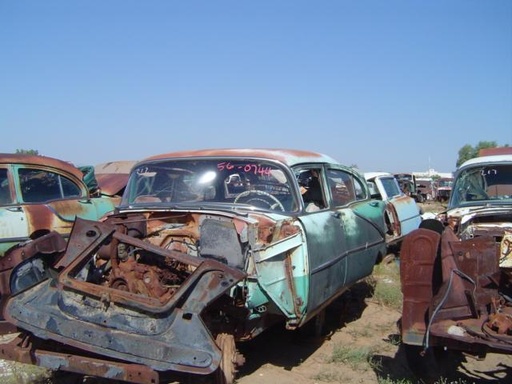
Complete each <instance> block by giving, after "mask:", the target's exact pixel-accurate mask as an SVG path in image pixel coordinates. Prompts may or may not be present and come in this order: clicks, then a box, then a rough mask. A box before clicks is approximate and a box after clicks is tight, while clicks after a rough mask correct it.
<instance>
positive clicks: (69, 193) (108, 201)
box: [0, 154, 121, 257]
mask: <svg viewBox="0 0 512 384" xmlns="http://www.w3.org/2000/svg"><path fill="white" fill-rule="evenodd" d="M83 178H84V174H83V173H82V171H80V169H78V168H76V167H74V166H73V165H71V164H70V163H67V162H65V161H61V160H58V159H54V158H51V157H46V156H35V155H25V154H0V257H1V256H4V255H5V254H6V253H8V252H9V250H11V249H13V247H16V246H17V245H18V244H19V243H24V242H26V241H30V240H32V239H35V238H37V237H39V236H42V235H44V234H46V233H48V232H50V231H52V230H54V231H57V232H59V233H61V234H62V235H64V236H68V235H69V232H70V231H71V228H72V226H73V222H74V220H75V217H81V218H84V219H89V220H98V219H100V218H102V217H103V216H105V215H106V214H108V213H110V212H112V211H113V210H114V207H115V206H116V205H117V204H118V203H119V202H120V201H121V197H120V196H109V197H107V196H102V195H101V193H96V195H95V197H93V196H92V193H91V191H90V190H89V189H88V186H87V185H86V184H85V182H84V180H83Z"/></svg>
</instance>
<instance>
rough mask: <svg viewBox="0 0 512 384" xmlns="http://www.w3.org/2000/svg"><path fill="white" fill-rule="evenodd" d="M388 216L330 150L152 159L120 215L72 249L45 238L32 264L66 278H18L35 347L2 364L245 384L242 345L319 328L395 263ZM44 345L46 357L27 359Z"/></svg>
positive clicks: (21, 308) (25, 329)
mask: <svg viewBox="0 0 512 384" xmlns="http://www.w3.org/2000/svg"><path fill="white" fill-rule="evenodd" d="M384 211H385V203H384V202H382V201H380V200H374V199H372V198H371V196H370V191H369V190H368V185H367V183H366V181H365V179H364V177H363V176H362V175H361V174H359V173H358V172H356V171H355V170H354V169H352V168H350V167H347V166H344V165H342V164H339V163H338V162H337V161H336V160H334V159H333V158H331V157H329V156H326V155H323V154H319V153H314V152H309V151H298V150H277V149H275V150H274V149H224V150H201V151H187V152H178V153H168V154H163V155H158V156H154V157H151V158H148V159H145V160H143V161H140V162H139V163H137V164H136V165H135V166H134V167H133V169H132V171H131V174H130V177H129V180H128V183H127V185H126V189H125V192H124V195H123V198H122V201H121V203H120V204H119V206H118V207H117V209H116V212H115V213H114V214H113V215H110V216H109V217H108V218H107V219H106V220H105V221H104V222H97V221H90V220H82V219H77V221H76V224H75V227H74V229H73V232H72V233H71V237H70V239H69V241H68V243H67V244H68V246H67V249H66V251H64V252H61V251H60V250H59V249H58V248H57V247H55V248H52V245H51V244H53V243H55V244H57V243H59V242H57V241H54V240H55V239H54V237H55V236H57V235H56V234H50V235H48V236H46V237H45V238H42V239H40V240H39V242H40V244H41V247H40V248H44V249H45V254H44V255H42V254H41V253H40V252H39V251H38V250H37V247H32V248H31V249H25V258H26V263H28V262H30V263H31V264H30V265H31V266H32V268H35V269H37V268H38V265H48V266H50V268H51V269H52V270H54V271H55V272H56V273H50V274H47V275H50V276H52V277H50V278H48V279H46V280H42V281H40V282H37V283H34V281H33V280H34V279H30V282H28V281H27V283H25V282H24V276H25V275H22V274H16V273H15V272H13V273H11V274H10V276H9V279H10V282H11V286H16V287H20V288H19V290H18V291H17V292H10V295H11V296H10V298H9V299H8V300H7V302H6V304H5V305H4V308H5V310H4V314H5V316H6V320H7V321H8V322H9V323H10V324H12V325H15V326H16V327H17V328H18V329H20V330H22V332H21V333H22V336H20V337H25V338H28V339H30V340H33V343H30V342H28V343H23V344H20V343H17V340H15V341H14V342H13V343H12V345H11V346H10V347H6V346H5V345H4V346H3V348H2V350H1V351H2V352H0V357H4V358H9V356H16V357H17V359H18V360H20V361H22V362H28V363H34V360H33V359H32V360H30V358H29V356H31V355H34V354H36V355H37V356H38V359H37V360H36V361H35V363H36V364H39V365H42V366H46V367H50V368H52V367H55V366H56V360H58V368H59V369H62V370H71V371H73V372H79V373H83V374H87V375H96V376H103V377H107V378H111V379H118V380H125V381H132V382H140V383H142V382H148V383H156V382H159V381H163V380H165V379H166V378H168V375H172V374H175V373H176V372H180V373H186V374H195V375H213V376H214V377H215V381H216V382H218V383H233V382H234V381H235V374H236V372H237V369H238V368H239V366H240V365H241V364H243V362H244V357H243V356H242V355H241V354H240V353H239V351H238V349H237V346H238V345H239V343H243V342H245V341H248V340H251V339H253V338H255V337H257V335H259V334H261V333H262V332H264V331H265V330H266V329H268V328H269V327H270V326H272V325H274V324H276V323H279V322H280V323H283V324H284V326H285V327H286V328H287V329H289V330H297V329H299V328H301V327H303V326H304V325H305V324H307V323H308V322H309V321H311V320H312V319H318V318H321V315H322V313H323V311H324V310H325V308H326V307H327V306H328V305H329V304H330V303H331V302H332V301H333V300H334V299H336V298H337V297H339V296H340V295H341V294H342V293H343V292H345V291H346V290H347V289H348V288H349V287H351V286H352V285H353V284H354V283H356V282H357V281H359V280H360V279H363V278H365V277H367V276H368V275H370V274H371V273H372V271H373V267H374V265H375V264H376V263H377V262H378V260H380V258H382V257H383V256H384V255H385V253H386V241H385V236H386V223H385V219H384ZM36 244H37V243H36ZM43 244H45V245H44V246H43ZM38 258H41V259H44V260H43V262H41V263H39V264H38V263H35V262H34V260H37V259H38ZM50 260H56V261H55V262H53V263H52V262H51V261H50ZM42 272H43V271H38V273H39V274H42ZM33 275H36V273H34V274H33ZM38 340H46V341H47V342H46V343H45V345H44V348H40V349H37V350H34V351H32V353H31V354H28V353H23V352H24V351H23V347H22V345H28V344H30V345H31V346H36V345H40V344H39V343H38ZM62 345H66V354H65V355H64V354H58V359H57V358H56V354H55V353H56V352H57V350H58V348H59V347H61V346H62ZM9 348H11V349H9ZM4 351H8V352H4ZM1 354H3V355H1ZM91 356H92V357H91ZM24 357H26V359H24ZM134 372H136V374H134Z"/></svg>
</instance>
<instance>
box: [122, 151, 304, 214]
mask: <svg viewBox="0 0 512 384" xmlns="http://www.w3.org/2000/svg"><path fill="white" fill-rule="evenodd" d="M288 177H289V176H288V175H287V174H286V172H285V171H284V170H283V169H282V168H281V167H280V166H279V165H278V164H276V163H273V162H268V161H260V160H247V159H205V160H165V161H161V162H155V163H147V164H141V165H139V166H138V167H137V168H135V169H134V170H133V171H132V174H131V176H130V179H129V181H128V185H127V188H126V191H125V194H124V196H123V202H122V205H131V206H133V205H138V204H148V203H152V204H155V203H156V204H163V205H165V204H168V203H184V202H187V203H198V202H199V203H204V202H213V203H229V204H238V205H244V206H245V207H247V206H248V205H249V206H252V207H255V208H262V209H270V210H276V211H295V210H297V209H298V203H297V200H296V198H295V197H294V194H293V192H292V188H291V185H292V184H291V183H290V181H289V180H288Z"/></svg>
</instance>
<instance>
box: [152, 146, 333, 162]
mask: <svg viewBox="0 0 512 384" xmlns="http://www.w3.org/2000/svg"><path fill="white" fill-rule="evenodd" d="M210 156H211V157H221V158H222V157H247V158H264V159H273V160H276V161H280V162H282V163H283V164H286V165H289V166H292V165H295V164H300V163H310V162H311V163H319V162H320V163H322V162H324V163H331V164H336V163H337V161H336V160H334V159H333V158H332V157H329V156H327V155H324V154H321V153H316V152H311V151H305V150H302V151H301V150H291V149H204V150H196V151H181V152H171V153H165V154H161V155H156V156H151V157H149V158H147V159H145V160H144V161H152V160H159V159H168V158H187V157H210Z"/></svg>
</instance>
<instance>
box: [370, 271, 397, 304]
mask: <svg viewBox="0 0 512 384" xmlns="http://www.w3.org/2000/svg"><path fill="white" fill-rule="evenodd" d="M373 277H374V278H375V281H376V283H375V290H374V293H373V300H374V301H375V302H377V303H378V304H380V305H383V306H386V307H389V308H393V309H396V310H398V311H400V310H401V309H402V298H403V297H402V289H401V285H400V271H399V268H398V265H397V264H396V263H389V264H378V265H376V266H375V268H374V270H373Z"/></svg>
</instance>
